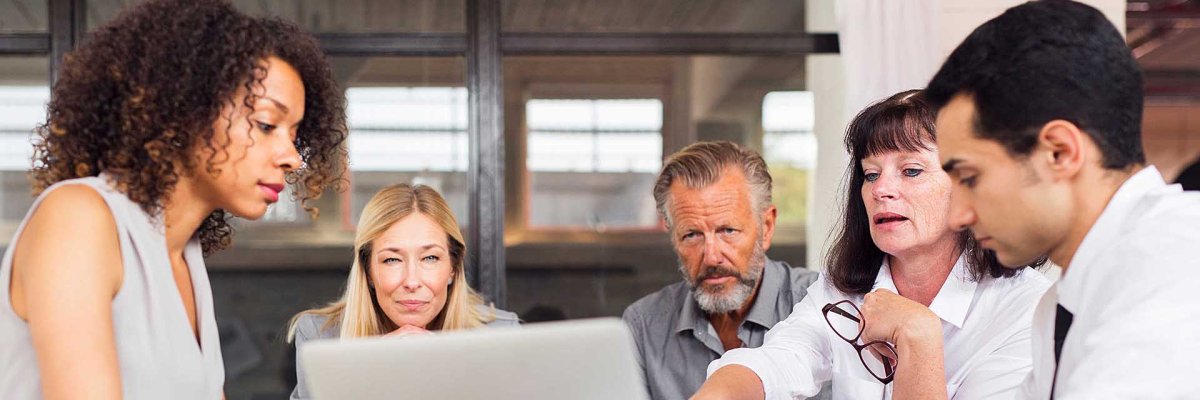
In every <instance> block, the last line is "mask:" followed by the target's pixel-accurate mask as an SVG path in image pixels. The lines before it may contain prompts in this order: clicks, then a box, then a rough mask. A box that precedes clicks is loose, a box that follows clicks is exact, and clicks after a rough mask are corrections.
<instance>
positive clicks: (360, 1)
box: [43, 0, 466, 33]
mask: <svg viewBox="0 0 1200 400" xmlns="http://www.w3.org/2000/svg"><path fill="white" fill-rule="evenodd" d="M141 1H142V0H88V2H87V4H88V15H87V21H88V29H89V30H90V29H94V28H95V27H97V26H99V25H100V24H102V23H104V22H105V21H108V20H110V19H112V18H113V17H114V16H116V15H117V13H118V12H119V11H120V10H121V9H122V8H123V7H128V6H130V5H132V4H137V3H140V2H141ZM233 4H234V5H235V6H237V8H238V9H239V10H242V11H244V12H246V13H249V14H252V15H260V16H273V17H274V16H277V17H281V18H283V19H286V20H289V21H292V22H295V23H296V24H298V25H300V26H301V27H302V28H304V29H307V30H309V31H312V32H322V33H324V32H338V33H370V32H466V28H464V27H465V24H464V20H465V18H466V14H465V13H466V8H465V7H466V6H465V2H464V1H463V0H404V1H395V0H299V1H293V0H268V1H263V0H233ZM44 13H45V12H44V11H43V14H44Z"/></svg>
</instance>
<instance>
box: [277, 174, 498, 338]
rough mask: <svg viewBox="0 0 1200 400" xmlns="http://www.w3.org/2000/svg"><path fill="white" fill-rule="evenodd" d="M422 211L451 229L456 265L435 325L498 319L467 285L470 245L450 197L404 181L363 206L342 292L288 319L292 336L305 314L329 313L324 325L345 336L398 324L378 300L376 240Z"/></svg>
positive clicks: (452, 256) (371, 333)
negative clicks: (372, 273) (466, 261)
mask: <svg viewBox="0 0 1200 400" xmlns="http://www.w3.org/2000/svg"><path fill="white" fill-rule="evenodd" d="M414 213H420V214H421V215H424V216H427V217H429V218H430V219H432V220H433V221H434V222H435V223H436V224H438V226H440V227H441V228H442V230H443V231H445V232H446V241H447V242H448V243H449V250H450V261H451V264H453V268H454V283H453V284H451V285H450V290H449V293H448V294H447V295H446V305H445V307H443V308H442V310H441V312H439V313H438V314H437V316H436V317H434V318H433V321H430V323H429V326H428V327H427V329H429V330H458V329H470V328H474V327H478V326H480V325H483V324H485V323H487V322H491V321H492V320H494V319H495V312H492V313H489V314H486V315H485V314H484V313H483V312H481V311H480V307H478V306H479V305H482V304H483V298H482V297H480V296H479V294H477V293H475V291H474V290H472V289H471V287H470V286H469V285H467V278H466V271H465V268H464V265H463V263H464V259H465V258H466V253H467V245H466V242H465V241H464V240H463V235H462V231H461V230H459V229H458V221H457V220H455V218H454V214H453V213H452V212H451V211H450V206H449V205H447V204H446V200H445V199H443V198H442V195H440V194H438V192H437V191H436V190H433V189H432V188H430V187H428V186H425V185H409V184H407V183H401V184H397V185H392V186H388V187H385V188H383V189H382V190H380V191H379V192H378V193H376V194H375V196H374V197H372V198H371V200H370V201H368V202H367V205H366V207H365V208H363V212H362V216H361V217H359V219H358V230H357V232H356V233H355V235H354V256H355V257H354V263H353V264H352V265H351V266H350V276H349V278H348V279H347V281H346V290H345V292H344V293H343V294H342V297H341V298H340V299H338V300H337V301H335V302H333V303H329V305H326V306H325V307H320V308H314V309H309V310H305V311H302V312H300V313H299V314H296V315H295V316H293V317H292V320H291V322H289V324H288V336H287V340H288V342H289V343H290V342H292V340H293V339H295V335H296V326H297V323H298V322H299V320H300V317H301V316H303V315H304V314H315V315H319V316H323V317H325V318H326V320H325V325H324V326H323V327H322V329H331V328H333V327H334V326H338V327H339V328H338V329H339V330H340V337H341V338H343V339H348V338H358V337H367V336H377V335H383V334H385V333H388V332H390V331H392V330H394V329H396V324H395V323H393V322H392V321H391V320H390V319H388V317H387V315H386V314H384V313H383V310H382V309H380V308H379V304H378V303H377V302H376V300H375V289H374V287H373V285H371V284H370V272H369V268H370V266H371V261H370V260H371V258H370V255H371V251H372V250H371V247H372V245H371V244H372V242H373V241H374V240H375V239H377V238H379V236H380V235H382V234H383V232H384V231H387V230H388V228H390V227H391V226H392V225H394V224H395V223H396V222H399V221H400V220H402V219H404V218H405V217H408V216H409V215H412V214H414Z"/></svg>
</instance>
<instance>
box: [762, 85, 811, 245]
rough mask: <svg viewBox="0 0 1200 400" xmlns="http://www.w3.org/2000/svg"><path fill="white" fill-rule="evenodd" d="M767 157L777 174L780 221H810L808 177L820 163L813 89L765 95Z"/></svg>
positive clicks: (764, 130)
mask: <svg viewBox="0 0 1200 400" xmlns="http://www.w3.org/2000/svg"><path fill="white" fill-rule="evenodd" d="M762 112H763V118H762V119H763V159H764V160H766V162H767V166H768V168H770V170H771V176H772V177H773V178H774V188H773V189H774V193H772V198H773V199H774V200H775V207H776V208H778V210H779V224H780V225H796V226H804V224H805V223H806V222H807V221H808V177H809V173H810V172H811V171H812V170H813V168H815V167H816V166H817V137H816V136H815V135H814V134H813V96H812V93H811V92H799V91H788V92H782V91H781V92H771V93H767V95H766V97H764V98H763V110H762Z"/></svg>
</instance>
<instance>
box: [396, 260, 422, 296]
mask: <svg viewBox="0 0 1200 400" xmlns="http://www.w3.org/2000/svg"><path fill="white" fill-rule="evenodd" d="M417 275H418V273H417V268H416V267H415V266H411V265H410V266H406V267H405V271H404V278H403V279H401V280H400V287H403V288H404V290H407V291H409V292H415V291H417V289H420V288H421V279H420V277H419V276H417Z"/></svg>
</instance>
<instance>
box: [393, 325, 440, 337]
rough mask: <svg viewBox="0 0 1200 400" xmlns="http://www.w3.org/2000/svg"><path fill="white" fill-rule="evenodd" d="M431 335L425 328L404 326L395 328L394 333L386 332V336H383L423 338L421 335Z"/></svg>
mask: <svg viewBox="0 0 1200 400" xmlns="http://www.w3.org/2000/svg"><path fill="white" fill-rule="evenodd" d="M432 334H433V332H430V331H428V330H426V329H425V328H422V327H419V326H414V325H404V326H402V327H399V328H396V330H394V331H391V332H388V334H387V335H384V336H393V337H404V336H423V335H432Z"/></svg>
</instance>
